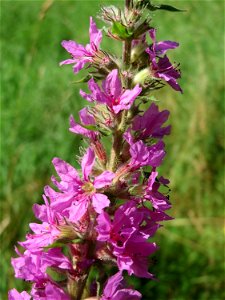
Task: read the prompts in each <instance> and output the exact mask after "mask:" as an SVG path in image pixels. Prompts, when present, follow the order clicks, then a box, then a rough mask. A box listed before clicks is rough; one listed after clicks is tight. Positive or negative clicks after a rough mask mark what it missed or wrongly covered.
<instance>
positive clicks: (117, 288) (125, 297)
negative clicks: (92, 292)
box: [100, 272, 141, 300]
mask: <svg viewBox="0 0 225 300" xmlns="http://www.w3.org/2000/svg"><path fill="white" fill-rule="evenodd" d="M139 299H141V294H140V293H139V292H138V291H135V290H133V289H130V288H126V287H125V282H124V279H123V276H122V273H121V272H118V273H116V274H115V275H113V276H112V277H110V278H109V279H108V281H107V283H106V286H105V288H104V290H103V295H102V297H101V299H100V300H139Z"/></svg>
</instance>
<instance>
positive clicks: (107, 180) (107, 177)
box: [94, 171, 115, 189]
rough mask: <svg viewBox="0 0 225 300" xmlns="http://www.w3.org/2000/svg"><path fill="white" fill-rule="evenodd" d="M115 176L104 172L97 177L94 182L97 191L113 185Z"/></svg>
mask: <svg viewBox="0 0 225 300" xmlns="http://www.w3.org/2000/svg"><path fill="white" fill-rule="evenodd" d="M114 177H115V174H114V173H113V172H110V171H104V172H103V173H102V174H101V175H99V176H97V177H96V178H95V180H94V187H95V188H96V189H100V188H103V187H105V186H107V185H110V184H111V183H112V180H113V178H114Z"/></svg>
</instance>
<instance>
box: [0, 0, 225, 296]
mask: <svg viewBox="0 0 225 300" xmlns="http://www.w3.org/2000/svg"><path fill="white" fill-rule="evenodd" d="M167 2H168V5H172V6H173V5H175V6H176V3H177V1H167ZM104 3H106V1H105V2H104V1H49V0H47V1H30V2H29V1H4V2H2V7H1V8H2V26H1V30H2V34H1V37H2V42H3V43H2V58H3V59H2V78H1V80H2V87H3V89H2V99H3V101H2V116H1V119H2V124H3V126H2V128H1V129H2V137H3V138H2V139H1V149H2V151H1V154H2V155H1V181H2V187H3V188H2V190H1V211H2V220H1V223H0V232H1V245H2V257H4V260H3V259H2V260H1V275H2V276H1V277H2V280H1V296H0V298H1V299H3V300H4V299H7V296H6V293H7V290H8V289H10V288H13V287H15V288H18V289H20V290H22V289H24V288H25V287H27V284H26V283H24V282H23V281H19V280H15V279H14V276H13V270H12V268H11V266H10V257H12V256H16V255H15V253H14V245H15V244H16V242H17V241H18V240H23V239H24V235H25V233H26V232H27V231H28V230H29V229H28V223H29V222H31V221H34V217H33V214H32V204H33V203H35V202H39V203H41V202H42V199H41V194H42V191H43V187H44V185H46V184H49V182H50V181H49V178H50V176H51V174H53V172H54V171H53V168H52V167H51V163H50V162H51V160H52V158H53V157H54V156H58V157H61V158H62V159H64V160H67V161H68V162H70V163H72V164H74V165H75V166H78V165H77V163H76V155H78V154H79V147H80V146H81V145H84V143H83V142H82V140H81V138H80V137H79V136H75V135H73V134H72V133H69V131H68V127H69V122H68V118H69V115H70V114H71V113H72V114H73V115H74V117H75V118H78V117H77V112H78V110H79V109H81V108H82V107H83V106H84V105H85V104H87V103H85V100H83V99H82V98H81V97H80V96H79V88H82V89H84V88H85V85H83V84H80V85H74V84H73V82H74V81H75V80H79V79H81V78H85V75H86V74H85V71H83V72H82V73H81V74H80V75H78V76H77V75H76V76H75V75H73V72H72V68H71V66H64V67H59V66H58V63H59V62H60V61H62V60H64V59H66V58H68V56H67V53H66V51H64V50H63V48H62V47H61V46H60V42H61V41H62V40H63V39H72V40H76V41H77V42H80V43H87V42H88V21H89V16H90V15H93V16H94V15H95V14H96V12H98V10H99V7H100V4H104ZM109 3H110V2H107V4H109ZM118 3H120V4H121V1H118ZM90 4H91V5H90ZM114 4H115V5H116V4H117V3H115V2H114ZM179 6H182V7H181V8H183V9H187V12H185V13H182V14H178V15H174V14H173V15H171V14H170V13H169V12H168V13H167V12H166V11H161V10H159V11H157V12H154V15H153V21H154V25H156V27H157V28H158V32H157V37H158V39H159V40H175V41H179V42H180V48H179V49H177V50H176V51H174V52H175V54H174V60H176V61H180V62H181V69H182V75H183V79H182V83H181V85H182V88H183V90H184V95H179V94H178V93H176V92H174V91H172V90H171V89H170V88H169V87H165V88H163V89H162V90H160V91H159V92H156V93H155V94H154V97H156V99H159V100H160V101H159V102H157V103H158V104H159V105H160V107H161V109H169V110H170V111H171V118H170V123H172V126H173V130H172V135H171V136H170V137H168V139H167V145H168V146H167V153H168V155H167V158H166V159H165V162H164V166H163V168H162V175H164V176H167V177H168V178H171V187H172V192H171V202H172V203H173V211H172V212H171V215H173V216H174V217H175V218H176V219H175V220H174V221H171V222H167V223H166V224H165V227H164V228H162V229H161V231H159V232H160V233H161V235H157V236H156V237H155V238H154V241H156V240H157V242H158V244H159V245H160V250H159V251H158V253H157V254H156V256H155V257H154V259H153V261H152V267H151V271H152V272H153V273H155V274H156V276H157V278H158V279H159V281H157V282H153V281H148V280H145V279H143V280H137V281H136V284H137V285H138V287H139V288H140V291H141V292H142V293H143V294H144V298H143V299H144V300H147V299H151V298H153V297H154V299H156V300H164V299H165V300H166V299H171V300H187V299H198V300H199V299H200V300H207V299H213V300H219V299H223V298H224V297H225V295H223V289H222V284H223V276H224V270H223V241H224V231H223V212H224V209H223V208H224V207H223V197H222V196H223V192H224V186H223V182H222V179H223V169H222V168H223V165H224V161H223V159H224V157H223V151H224V126H223V125H224V124H223V111H224V102H223V101H224V100H223V93H224V77H223V57H222V53H223V43H222V36H223V31H224V29H223V11H224V10H223V3H222V2H221V1H214V2H213V5H212V4H211V2H208V1H204V2H199V1H186V0H185V1H182V2H179ZM171 16H172V19H171ZM215 16H217V18H216V26H215V24H214V21H215ZM98 24H99V25H100V22H99V23H98ZM104 46H106V48H107V49H110V51H113V50H114V49H115V51H117V52H118V42H116V41H115V42H113V43H112V41H111V40H109V39H106V41H105V42H104ZM220 53H221V57H220ZM171 54H172V53H171ZM170 57H171V56H170ZM131 280H132V279H131Z"/></svg>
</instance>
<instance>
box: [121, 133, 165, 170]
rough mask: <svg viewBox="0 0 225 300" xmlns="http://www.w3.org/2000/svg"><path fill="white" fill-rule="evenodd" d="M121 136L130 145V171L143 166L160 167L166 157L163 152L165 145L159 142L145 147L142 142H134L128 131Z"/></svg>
mask: <svg viewBox="0 0 225 300" xmlns="http://www.w3.org/2000/svg"><path fill="white" fill-rule="evenodd" d="M123 136H124V138H125V139H126V141H127V142H128V144H130V155H131V160H130V162H129V167H130V169H132V170H137V169H139V168H140V167H144V166H152V167H158V166H160V165H161V163H162V160H163V158H164V156H165V155H166V152H165V151H164V147H165V144H164V143H163V141H159V142H158V143H156V144H153V145H151V146H147V145H145V144H144V142H143V141H142V140H139V141H137V142H135V141H134V138H133V137H132V135H131V133H130V130H129V129H128V130H127V131H126V132H125V133H124V135H123Z"/></svg>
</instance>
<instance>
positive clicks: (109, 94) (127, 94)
mask: <svg viewBox="0 0 225 300" xmlns="http://www.w3.org/2000/svg"><path fill="white" fill-rule="evenodd" d="M88 87H89V90H90V91H91V94H87V93H85V92H84V91H82V90H80V95H81V96H82V97H83V98H84V99H86V100H87V101H90V102H93V101H97V102H99V103H101V104H106V105H107V106H108V108H109V109H110V110H111V111H112V112H113V113H115V114H118V113H119V112H120V111H121V110H128V109H130V107H131V106H132V104H133V102H134V100H135V99H136V98H137V96H138V95H139V94H140V93H141V90H142V89H141V88H140V87H139V85H136V86H135V87H134V88H133V89H132V90H125V91H123V89H122V85H121V80H120V78H119V75H118V70H117V69H114V70H112V71H111V72H110V73H109V75H108V76H107V77H106V80H104V81H103V82H102V90H101V88H100V87H99V86H98V84H97V83H96V82H95V81H94V79H93V78H92V79H90V80H89V81H88Z"/></svg>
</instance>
